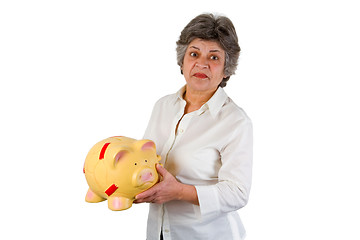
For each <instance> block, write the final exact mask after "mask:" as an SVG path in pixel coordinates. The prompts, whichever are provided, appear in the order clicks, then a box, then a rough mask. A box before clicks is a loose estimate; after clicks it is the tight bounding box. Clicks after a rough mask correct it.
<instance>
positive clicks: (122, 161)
mask: <svg viewBox="0 0 360 240" xmlns="http://www.w3.org/2000/svg"><path fill="white" fill-rule="evenodd" d="M159 161H160V156H158V155H157V154H156V147H155V144H154V142H152V141H150V140H135V139H132V138H127V137H110V138H107V139H105V140H103V141H100V142H98V143H97V144H95V145H94V146H93V147H92V148H91V149H90V151H89V153H88V155H87V157H86V159H85V164H84V173H85V177H86V181H87V183H88V185H89V190H88V192H87V194H86V197H85V201H87V202H90V203H96V202H101V201H104V200H106V199H107V200H108V207H109V209H111V210H113V211H119V210H125V209H128V208H130V207H131V205H132V203H133V201H134V200H135V196H136V195H137V194H139V193H141V192H143V191H145V190H146V189H148V188H150V187H152V186H153V185H154V184H155V183H157V182H158V180H159V176H158V173H157V171H156V168H155V166H156V164H157V163H158V162H159Z"/></svg>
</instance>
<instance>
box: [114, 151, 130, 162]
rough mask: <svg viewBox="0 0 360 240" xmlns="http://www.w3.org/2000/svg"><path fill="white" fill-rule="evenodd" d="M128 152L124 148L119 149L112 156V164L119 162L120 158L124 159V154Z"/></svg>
mask: <svg viewBox="0 0 360 240" xmlns="http://www.w3.org/2000/svg"><path fill="white" fill-rule="evenodd" d="M127 153H128V151H126V150H121V151H120V152H118V153H117V154H116V155H115V158H114V165H116V164H117V163H118V162H120V161H121V160H122V159H124V156H125V155H126V154H127Z"/></svg>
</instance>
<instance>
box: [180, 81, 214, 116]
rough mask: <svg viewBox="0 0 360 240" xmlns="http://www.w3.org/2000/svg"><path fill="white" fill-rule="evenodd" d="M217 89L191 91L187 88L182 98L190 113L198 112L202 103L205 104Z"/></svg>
mask: <svg viewBox="0 0 360 240" xmlns="http://www.w3.org/2000/svg"><path fill="white" fill-rule="evenodd" d="M216 90H217V89H214V90H211V91H206V92H202V91H193V90H192V89H190V88H189V87H188V86H186V90H185V92H184V95H183V98H184V100H185V101H186V103H187V109H189V110H190V111H189V112H191V111H195V110H198V109H199V108H200V107H201V106H202V105H203V104H204V103H206V102H207V101H208V100H209V99H210V98H211V97H212V96H213V95H214V93H215V92H216Z"/></svg>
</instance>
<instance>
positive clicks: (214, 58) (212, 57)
mask: <svg viewBox="0 0 360 240" xmlns="http://www.w3.org/2000/svg"><path fill="white" fill-rule="evenodd" d="M210 59H211V60H219V57H218V56H214V55H213V56H211V57H210Z"/></svg>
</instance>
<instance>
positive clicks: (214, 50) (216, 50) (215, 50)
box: [190, 46, 220, 52]
mask: <svg viewBox="0 0 360 240" xmlns="http://www.w3.org/2000/svg"><path fill="white" fill-rule="evenodd" d="M190 48H195V49H196V50H199V51H200V48H198V47H195V46H190ZM209 52H220V50H218V49H213V50H210V51H209Z"/></svg>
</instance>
